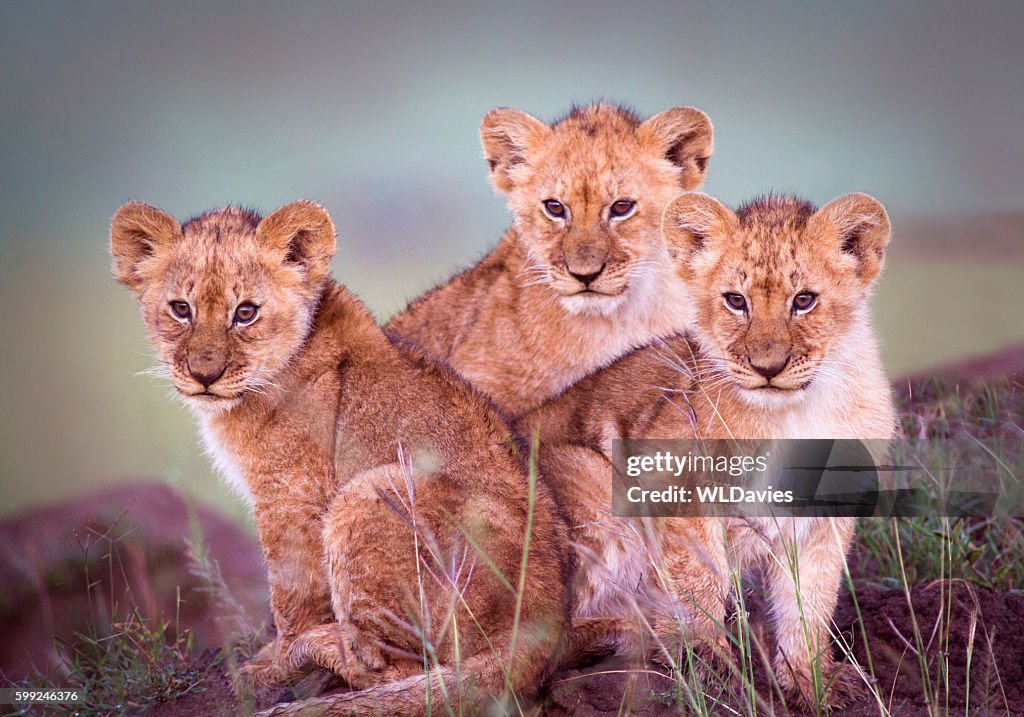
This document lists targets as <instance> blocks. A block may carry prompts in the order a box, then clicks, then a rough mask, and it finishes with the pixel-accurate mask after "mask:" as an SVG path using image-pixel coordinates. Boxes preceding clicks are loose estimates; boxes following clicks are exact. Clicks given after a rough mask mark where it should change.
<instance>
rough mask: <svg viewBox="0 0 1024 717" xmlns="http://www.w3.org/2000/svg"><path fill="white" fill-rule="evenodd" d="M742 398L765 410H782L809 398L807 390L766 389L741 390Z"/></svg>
mask: <svg viewBox="0 0 1024 717" xmlns="http://www.w3.org/2000/svg"><path fill="white" fill-rule="evenodd" d="M739 394H740V396H741V397H742V398H743V400H744V401H746V402H747V403H749V404H750V405H752V406H762V407H764V408H780V407H783V406H792V405H795V404H798V403H802V402H803V401H804V399H806V398H807V390H800V389H796V390H789V391H780V390H778V389H774V390H773V389H765V388H753V389H751V388H741V389H740V390H739Z"/></svg>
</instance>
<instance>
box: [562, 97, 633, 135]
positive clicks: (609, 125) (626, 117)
mask: <svg viewBox="0 0 1024 717" xmlns="http://www.w3.org/2000/svg"><path fill="white" fill-rule="evenodd" d="M639 126H640V117H639V116H638V115H637V114H636V113H635V112H633V110H631V109H629V108H627V107H622V106H620V105H610V104H606V103H604V102H598V103H595V104H592V105H584V106H573V107H572V109H570V110H569V112H568V113H567V114H566V115H565V116H563V117H561V118H560V119H557V120H555V121H554V122H553V123H552V124H551V127H552V129H553V130H555V133H556V134H582V135H585V136H587V137H597V136H598V135H599V134H629V133H632V132H633V130H635V129H636V128H637V127H639Z"/></svg>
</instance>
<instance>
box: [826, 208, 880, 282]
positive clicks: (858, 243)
mask: <svg viewBox="0 0 1024 717" xmlns="http://www.w3.org/2000/svg"><path fill="white" fill-rule="evenodd" d="M806 231H807V232H808V233H809V234H810V236H811V237H813V240H814V241H816V242H818V243H820V244H821V245H822V246H826V247H829V249H830V250H831V251H833V252H836V253H837V254H839V255H840V256H841V260H842V262H843V263H844V264H846V265H848V266H849V267H850V268H851V270H852V271H853V272H854V273H856V275H857V278H858V279H860V280H861V282H862V283H864V284H870V283H871V281H872V280H874V278H875V277H876V276H878V273H879V272H880V271H881V270H882V264H883V263H884V262H885V248H886V246H888V244H889V237H890V234H891V232H892V230H891V226H890V224H889V215H888V214H887V213H886V211H885V207H883V206H882V203H881V202H879V201H878V200H877V199H875V198H874V197H872V196H870V195H868V194H860V193H855V194H845V195H843V196H841V197H839V198H838V199H833V200H832V201H831V202H829V203H828V204H826V205H825V206H823V207H822V208H821V209H819V210H818V211H817V212H815V213H814V214H813V215H812V216H811V218H810V219H808V220H807V229H806Z"/></svg>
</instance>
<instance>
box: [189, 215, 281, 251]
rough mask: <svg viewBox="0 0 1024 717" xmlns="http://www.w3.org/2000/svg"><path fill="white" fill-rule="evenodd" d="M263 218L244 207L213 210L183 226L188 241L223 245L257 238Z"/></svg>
mask: <svg viewBox="0 0 1024 717" xmlns="http://www.w3.org/2000/svg"><path fill="white" fill-rule="evenodd" d="M262 218H263V217H261V216H260V215H259V214H258V213H257V212H255V211H253V210H251V209H245V208H243V207H224V208H223V209H213V210H211V211H208V212H205V213H203V214H200V215H199V216H197V217H193V218H192V219H189V220H188V221H187V222H185V223H184V224H182V225H181V231H182V234H183V235H184V237H185V239H186V240H191V242H192V243H203V244H217V245H223V244H227V243H230V242H231V241H232V240H237V239H239V238H242V237H254V236H256V227H257V226H259V223H260V220H261V219H262Z"/></svg>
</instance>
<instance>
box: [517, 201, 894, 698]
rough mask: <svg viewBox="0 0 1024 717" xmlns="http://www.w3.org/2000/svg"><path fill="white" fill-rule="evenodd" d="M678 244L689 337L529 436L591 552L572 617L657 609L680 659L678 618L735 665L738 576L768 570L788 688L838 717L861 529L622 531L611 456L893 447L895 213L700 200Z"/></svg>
mask: <svg viewBox="0 0 1024 717" xmlns="http://www.w3.org/2000/svg"><path fill="white" fill-rule="evenodd" d="M664 235H665V240H666V243H667V244H668V246H669V249H670V251H671V252H672V255H673V258H674V261H675V264H676V267H677V269H678V271H679V273H680V275H681V276H682V277H683V278H684V279H685V280H686V281H687V283H688V284H689V285H690V286H691V287H692V291H693V297H694V305H695V308H696V321H695V322H694V324H693V325H692V327H691V330H690V332H689V333H688V334H687V335H685V336H676V337H674V338H671V339H668V340H665V341H657V342H654V343H652V344H651V345H649V346H647V347H645V348H643V349H640V350H637V351H634V352H633V353H631V354H629V355H628V356H626V357H624V358H622V359H620V360H619V361H617V362H616V363H614V364H612V365H611V366H609V367H608V368H605V369H604V370H602V371H599V372H597V373H595V374H593V375H591V376H589V377H587V378H586V379H584V380H583V381H581V382H580V383H578V384H577V385H576V386H574V387H572V388H571V389H569V390H568V391H566V392H565V393H564V394H563V395H562V396H560V397H559V398H557V399H555V400H553V401H552V402H550V403H549V404H547V405H546V406H544V407H542V408H541V409H539V410H537V411H535V412H533V413H530V414H528V415H527V416H525V417H523V418H522V419H521V421H520V425H521V427H522V428H523V430H524V431H530V430H539V432H540V436H541V440H542V443H543V447H542V460H541V467H542V471H543V473H544V474H545V477H546V478H547V479H548V482H549V485H551V486H552V488H553V490H554V491H555V493H556V500H558V501H559V503H560V504H561V506H562V508H563V512H564V513H565V514H566V515H567V517H568V519H569V524H570V530H571V536H572V539H573V541H574V544H576V545H578V546H580V547H579V548H578V550H577V552H578V555H579V563H580V565H581V566H582V567H581V569H580V570H579V571H578V574H577V577H576V585H575V588H574V593H575V596H576V605H575V613H576V615H577V616H588V615H600V614H609V613H611V614H619V615H622V616H627V615H628V614H630V613H631V614H633V615H635V614H636V609H637V606H638V605H643V606H645V610H649V611H650V612H651V613H653V614H654V618H653V624H654V629H655V632H657V633H658V634H659V635H660V636H661V637H663V638H665V641H666V643H668V641H669V639H670V637H669V635H670V633H672V632H673V631H675V632H678V630H677V628H676V627H675V625H676V624H678V619H677V618H678V616H679V614H680V612H682V613H683V614H684V615H685V617H684V619H685V620H686V621H687V622H689V623H690V624H691V626H692V627H693V630H694V634H695V635H696V636H697V641H698V643H700V642H701V641H702V640H707V641H708V642H710V643H711V644H714V643H717V644H718V646H719V648H722V647H724V646H725V643H724V636H723V633H722V631H721V629H720V628H716V624H717V625H718V626H720V625H721V624H722V623H723V621H724V618H725V604H726V599H727V596H728V595H729V592H730V585H731V583H730V580H729V572H730V569H737V568H742V567H743V566H745V565H750V564H755V563H758V564H762V565H763V566H764V567H765V570H766V575H767V587H768V590H769V592H770V595H771V601H772V602H771V607H772V616H773V619H774V628H775V636H776V645H777V650H776V654H775V656H774V669H775V671H776V674H777V677H778V680H779V682H780V684H781V685H782V686H783V687H784V688H786V689H787V690H790V691H791V692H795V696H796V698H797V700H798V701H800V702H802V703H803V704H804V705H805V706H811V705H814V704H815V703H816V699H817V694H816V693H820V692H821V687H820V685H821V684H825V685H828V684H829V682H830V681H832V680H833V679H834V678H838V679H835V680H834V681H833V682H832V683H831V688H830V690H829V694H828V699H829V701H830V702H831V703H832V704H839V703H842V702H843V701H844V700H846V699H847V698H848V697H849V696H850V694H851V692H852V690H853V689H854V686H855V680H854V676H855V671H854V670H850V669H844V670H842V671H838V672H837V667H836V663H835V660H834V659H833V657H832V653H831V648H830V639H829V629H828V628H829V623H830V621H831V618H832V614H833V611H834V609H835V606H836V601H837V592H838V587H839V581H840V577H841V573H842V570H843V563H844V560H845V556H846V552H847V549H848V548H849V546H850V543H851V541H852V538H853V534H854V528H855V519H853V518H787V519H781V520H778V521H776V520H774V519H767V518H763V519H756V518H755V519H742V520H741V519H730V518H675V519H671V518H670V519H656V520H649V519H648V520H640V519H616V518H613V517H612V516H611V515H610V507H611V475H612V468H611V465H610V463H609V461H610V459H611V441H612V440H613V439H645V438H646V439H650V438H657V439H685V440H693V439H699V438H707V439H714V438H727V439H740V438H749V439H770V438H851V439H881V442H882V443H883V444H884V442H885V441H886V440H888V439H889V438H891V437H892V435H893V434H894V429H895V414H894V409H893V405H892V402H891V396H890V390H889V384H888V381H887V380H886V377H885V374H884V372H883V370H882V366H881V362H880V360H879V356H878V349H877V344H876V340H875V336H874V332H873V330H872V327H871V324H870V320H869V310H868V298H869V295H870V293H871V286H872V283H873V281H874V279H875V277H876V276H877V275H878V273H879V271H880V270H881V268H882V263H883V257H884V251H885V248H886V245H887V243H888V241H889V220H888V217H887V215H886V212H885V209H884V208H883V207H882V205H881V204H879V203H878V202H877V201H876V200H875V199H873V198H871V197H869V196H867V195H864V194H851V195H847V196H844V197H840V198H839V199H836V200H834V201H832V202H831V203H829V204H827V205H826V206H824V207H823V208H821V209H817V210H816V209H815V208H814V207H813V206H811V205H810V204H808V203H806V202H802V201H799V200H796V199H789V198H780V197H768V198H765V199H759V200H756V201H754V202H751V203H750V204H747V205H746V206H744V207H742V208H741V209H740V210H739V211H737V212H733V211H732V210H730V209H728V208H727V207H725V206H723V205H722V204H720V203H719V202H718V201H716V200H714V199H712V198H711V197H708V196H706V195H703V194H697V193H693V194H686V195H683V196H681V197H679V198H678V199H676V200H675V201H674V202H673V203H672V204H671V205H670V206H669V207H668V208H667V210H666V213H665V221H664ZM630 526H632V527H630ZM793 548H795V551H796V556H797V559H798V570H797V571H796V573H797V575H798V581H799V582H798V584H795V582H794V578H793V574H794V570H793V569H792V567H793V561H792V560H791V556H792V554H793V553H792V549H793ZM673 615H675V616H676V617H673ZM663 644H664V643H663ZM669 644H671V643H669ZM819 653H820V655H821V657H820V661H819V662H818V664H819V665H820V666H821V667H822V672H821V673H820V674H821V682H819V687H818V689H816V688H815V683H814V672H813V669H812V664H813V663H814V661H815V660H817V659H818V657H817V656H818V654H819Z"/></svg>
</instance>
